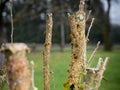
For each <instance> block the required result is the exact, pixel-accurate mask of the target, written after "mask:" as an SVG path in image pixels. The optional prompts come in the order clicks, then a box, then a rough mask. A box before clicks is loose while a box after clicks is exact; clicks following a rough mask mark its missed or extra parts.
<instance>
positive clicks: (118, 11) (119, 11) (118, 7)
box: [102, 0, 120, 25]
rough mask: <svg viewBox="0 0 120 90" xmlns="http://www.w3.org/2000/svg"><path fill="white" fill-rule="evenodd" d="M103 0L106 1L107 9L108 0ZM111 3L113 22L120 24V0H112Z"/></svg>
mask: <svg viewBox="0 0 120 90" xmlns="http://www.w3.org/2000/svg"><path fill="white" fill-rule="evenodd" d="M102 1H103V2H104V6H105V9H107V3H106V0H102ZM111 5H112V7H111V11H110V18H111V22H112V23H113V24H119V25H120V1H119V0H118V2H115V1H114V0H112V3H111Z"/></svg>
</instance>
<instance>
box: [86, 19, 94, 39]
mask: <svg viewBox="0 0 120 90" xmlns="http://www.w3.org/2000/svg"><path fill="white" fill-rule="evenodd" d="M94 20H95V18H92V21H91V23H90V26H89V28H88V32H87V36H86V39H87V40H89V39H88V37H89V34H90V30H91V28H92V25H93V22H94Z"/></svg>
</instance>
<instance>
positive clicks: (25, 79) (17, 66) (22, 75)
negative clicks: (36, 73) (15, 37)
mask: <svg viewBox="0 0 120 90" xmlns="http://www.w3.org/2000/svg"><path fill="white" fill-rule="evenodd" d="M2 51H3V52H4V53H5V56H6V58H7V61H6V73H7V79H8V86H9V90H29V87H30V83H31V78H30V77H31V76H30V70H29V65H28V61H27V59H26V53H27V52H28V51H29V48H28V47H27V45H26V44H24V43H12V44H4V45H2Z"/></svg>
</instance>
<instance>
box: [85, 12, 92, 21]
mask: <svg viewBox="0 0 120 90" xmlns="http://www.w3.org/2000/svg"><path fill="white" fill-rule="evenodd" d="M91 12H92V10H89V13H88V15H87V18H86V21H87V20H88V19H89V17H90V14H91Z"/></svg>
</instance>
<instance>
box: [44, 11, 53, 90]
mask: <svg viewBox="0 0 120 90" xmlns="http://www.w3.org/2000/svg"><path fill="white" fill-rule="evenodd" d="M52 25H53V22H52V14H51V13H49V14H48V15H47V20H46V39H45V44H44V51H43V73H44V90H50V70H49V61H50V49H51V39H52Z"/></svg>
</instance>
